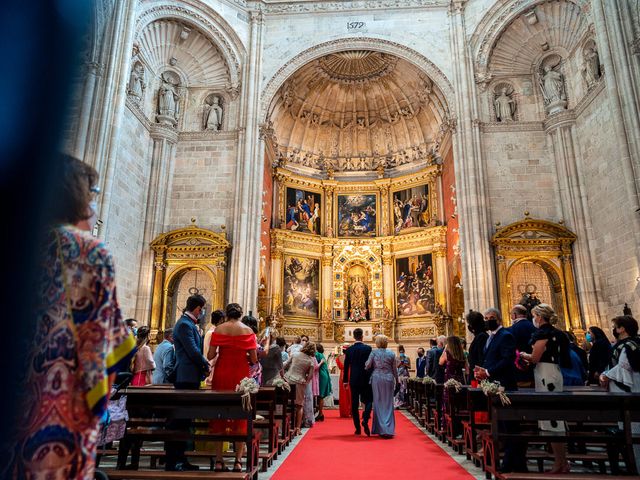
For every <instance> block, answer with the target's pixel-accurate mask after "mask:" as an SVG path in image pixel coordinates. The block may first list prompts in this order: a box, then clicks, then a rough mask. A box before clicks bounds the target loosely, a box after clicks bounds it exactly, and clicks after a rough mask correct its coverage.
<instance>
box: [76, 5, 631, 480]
mask: <svg viewBox="0 0 640 480" xmlns="http://www.w3.org/2000/svg"><path fill="white" fill-rule="evenodd" d="M82 61H83V64H82V68H81V70H80V71H79V72H78V74H77V75H76V77H75V78H74V81H73V87H74V96H73V98H72V100H71V102H70V104H69V105H68V108H67V112H66V115H67V120H66V122H65V129H64V142H63V151H64V152H65V153H68V154H69V155H71V156H73V157H75V158H78V159H80V160H82V161H83V162H85V163H87V164H89V165H91V166H92V167H93V168H95V169H96V171H97V172H98V175H99V177H98V187H99V191H100V195H99V196H98V198H97V212H96V213H97V218H98V221H97V224H96V225H95V227H94V228H93V231H92V234H93V236H95V237H96V238H98V239H100V240H102V241H103V242H104V245H105V246H106V248H108V250H109V251H110V252H111V254H112V255H113V260H114V263H115V272H116V273H115V275H116V282H117V288H118V301H119V304H120V308H121V310H122V315H123V318H133V319H135V320H136V321H137V323H138V325H139V326H148V327H149V329H150V338H151V343H150V344H151V346H152V347H155V346H156V345H157V344H158V343H160V342H161V341H162V332H163V331H165V330H166V329H168V328H171V327H174V326H175V325H176V322H177V321H178V320H179V319H180V317H181V315H182V313H183V309H184V308H185V305H186V301H187V298H188V297H189V296H191V295H194V294H200V295H202V296H204V298H205V299H206V305H205V307H204V309H203V311H204V312H206V316H205V324H204V325H201V326H202V327H203V329H204V330H206V328H207V323H208V322H210V320H209V316H210V314H211V312H213V311H214V310H218V309H224V308H225V306H226V305H227V304H229V303H232V302H236V303H238V304H240V305H241V306H242V307H243V309H244V312H245V313H249V312H250V314H252V315H253V316H255V317H256V318H258V320H259V326H258V329H259V331H261V332H262V331H264V330H265V329H266V328H268V327H269V328H272V329H274V330H276V331H277V332H279V335H280V336H282V337H284V338H285V340H286V342H287V343H291V342H293V341H294V340H295V338H296V337H300V336H306V337H308V339H310V340H311V341H313V342H316V343H322V344H323V345H324V348H325V351H326V352H327V353H329V352H334V353H335V354H338V355H339V353H340V352H341V346H342V345H343V344H345V343H349V344H351V343H352V342H353V341H354V330H356V329H358V328H359V329H362V331H363V334H364V338H363V340H364V342H365V343H366V344H369V345H372V346H373V345H374V342H375V339H376V336H378V335H384V336H386V337H387V338H388V339H389V349H391V350H393V351H396V350H397V348H398V346H399V345H402V346H404V348H405V349H406V352H407V356H408V357H409V359H410V361H411V362H412V365H413V366H415V365H414V362H415V361H416V350H417V348H418V347H424V348H428V347H429V341H430V340H431V339H435V338H437V337H439V336H446V337H449V336H457V337H460V338H462V339H466V341H469V342H470V341H471V340H472V338H473V336H472V334H471V333H470V332H469V330H468V328H467V322H466V320H465V317H466V315H467V313H468V312H469V311H470V310H474V311H479V312H485V311H486V310H487V309H489V308H491V307H493V308H497V309H499V310H500V311H502V312H503V318H504V326H505V327H507V326H509V325H510V322H511V320H510V319H509V318H508V317H509V315H508V312H510V311H511V309H512V307H513V306H514V305H517V304H521V305H524V306H525V307H527V308H528V310H529V311H531V308H532V307H534V306H536V305H538V304H540V303H542V304H547V305H550V306H551V307H552V308H553V310H554V311H555V312H556V313H557V316H558V324H557V325H556V327H557V328H558V329H560V330H564V331H569V332H572V333H573V334H574V335H575V337H576V339H577V341H578V342H584V341H585V338H587V335H589V329H590V328H591V327H593V326H596V327H599V328H601V329H602V330H603V331H604V332H605V333H606V334H607V335H608V336H609V337H611V335H610V333H611V319H612V318H614V317H616V316H618V315H622V314H623V311H624V312H625V313H627V312H633V314H635V315H636V317H637V315H639V314H640V0H625V1H620V2H616V1H609V0H337V1H329V0H304V1H299V2H294V1H290V0H122V1H114V0H94V1H93V2H92V20H91V25H90V29H89V32H88V34H87V36H86V38H85V39H84V49H83V51H82ZM612 339H613V338H612V337H611V338H610V340H612ZM411 372H413V369H412V370H411ZM413 375H415V374H414V373H411V376H413ZM421 384H422V383H421ZM336 385H337V384H336ZM403 388H404V387H403ZM411 388H413V387H411ZM415 388H416V390H415V391H414V390H409V392H410V393H407V395H409V394H411V395H415V397H412V398H413V399H415V400H416V402H417V403H416V404H415V405H419V404H420V398H422V397H420V396H419V395H421V394H419V393H417V392H418V390H417V387H415ZM420 388H422V387H420ZM425 388H426V387H425ZM611 401H612V400H611ZM415 405H412V406H411V408H415ZM417 408H418V410H419V411H418V412H416V411H414V410H412V413H413V414H414V417H415V419H414V420H412V417H410V416H409V415H408V414H407V415H406V418H405V417H403V418H402V422H413V423H416V422H417V423H420V422H421V420H420V419H421V418H423V417H421V414H420V411H422V410H420V407H417ZM327 415H329V414H327ZM427 423H428V421H427ZM327 425H328V423H327ZM403 425H404V424H403ZM322 428H325V426H324V425H322ZM348 428H350V427H348ZM403 428H405V429H407V431H409V428H410V426H409V423H407V424H406V425H404V426H403ZM411 428H413V427H411ZM440 434H442V436H443V437H442V438H445V437H446V432H444V433H443V432H440ZM307 435H317V432H316V433H308V434H307ZM407 435H408V434H407ZM432 435H433V437H432V438H436V437H437V436H438V435H439V433H438V432H437V431H436V432H432ZM317 441H318V442H320V440H317ZM303 442H304V438H303ZM636 443H637V442H636ZM320 444H321V443H320ZM301 445H302V444H301ZM296 448H297V447H296ZM345 448H347V447H345ZM348 448H351V447H348ZM462 451H463V450H459V452H462ZM295 452H296V450H293V453H292V454H291V455H292V457H289V458H293V456H294V455H296V453H295ZM354 454H358V453H357V451H356V453H354ZM327 455H328V454H327ZM381 455H383V453H381ZM451 455H452V456H453V457H455V455H454V454H453V453H451ZM338 457H340V455H338ZM453 457H452V458H453ZM296 458H297V457H296ZM300 458H301V459H300V460H296V461H297V462H303V461H306V460H304V459H305V458H307V457H304V456H302V457H300ZM326 458H329V457H326ZM447 458H449V457H447ZM456 462H457V463H455V462H454V463H455V465H454V466H452V467H451V468H453V469H454V470H452V471H451V472H449V473H446V474H443V475H444V476H443V478H452V479H453V478H464V477H465V476H469V477H472V476H473V477H475V478H483V477H484V472H482V471H481V470H480V469H478V468H476V467H474V465H473V460H464V459H462V460H460V459H458V460H456ZM460 463H462V464H463V467H464V469H461V470H460V471H458V470H455V468H458V467H459V464H460ZM476 463H477V462H476ZM469 464H471V466H469ZM286 465H287V464H286V460H285V467H282V468H283V469H284V470H280V471H279V472H280V473H278V470H277V469H274V468H272V469H270V470H267V472H268V473H267V474H266V476H265V474H263V473H260V478H261V479H262V478H272V477H271V476H272V475H273V478H274V479H280V478H283V479H284V478H301V476H302V475H300V476H297V477H296V474H295V473H291V472H289V470H287V469H288V468H289V467H288V466H286ZM311 465H315V464H314V463H313V462H311ZM454 467H455V468H454ZM424 468H429V467H428V465H425V466H424ZM473 468H476V470H473ZM274 470H275V473H273V472H274ZM443 471H444V470H443ZM283 472H289V473H283ZM469 472H471V473H469ZM494 473H495V472H494ZM370 475H371V478H379V477H376V476H375V472H374V473H371V474H370ZM114 478H143V477H124V476H120V477H119V476H117V474H116V477H114ZM149 478H150V477H149ZM171 478H173V477H171ZM225 478H226V477H225ZM234 478H236V477H234ZM237 478H240V477H237ZM243 478H244V477H243ZM254 478H255V477H254ZM305 478H316V477H315V476H313V475H311V476H309V477H305ZM323 478H325V477H323ZM336 478H340V477H339V476H338V477H336ZM362 478H365V477H362ZM385 478H386V477H385ZM402 478H417V477H413V476H411V475H409V474H407V476H404V477H402ZM488 478H490V474H489V477H488ZM496 478H507V477H496ZM512 478H520V477H512ZM523 478H525V477H523ZM527 478H529V477H527ZM531 478H534V477H531ZM536 478H538V477H536ZM576 478H578V477H576ZM580 478H591V477H580Z"/></svg>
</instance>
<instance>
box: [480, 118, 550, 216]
mask: <svg viewBox="0 0 640 480" xmlns="http://www.w3.org/2000/svg"><path fill="white" fill-rule="evenodd" d="M498 128H500V127H494V130H497V129H498ZM486 129H487V130H488V129H489V128H487V127H486ZM482 146H483V156H484V159H485V165H486V175H487V183H488V193H489V204H490V213H491V219H492V221H493V222H500V223H501V224H502V225H503V226H504V225H508V224H510V223H512V222H515V221H517V220H521V219H522V218H523V217H524V212H525V211H528V212H529V213H530V215H531V216H532V217H534V218H541V219H545V220H551V221H558V220H561V218H560V215H561V214H560V208H559V199H558V193H557V189H558V183H557V180H556V175H557V174H556V168H555V162H554V160H553V158H552V157H551V156H550V154H549V152H548V150H547V144H546V135H545V133H544V131H542V129H540V130H535V131H514V130H511V131H509V130H501V131H492V132H487V131H486V132H485V133H484V134H483V136H482Z"/></svg>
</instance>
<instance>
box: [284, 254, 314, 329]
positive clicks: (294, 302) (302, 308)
mask: <svg viewBox="0 0 640 480" xmlns="http://www.w3.org/2000/svg"><path fill="white" fill-rule="evenodd" d="M283 261H284V264H283V267H284V268H283V279H282V293H283V299H284V301H283V313H284V315H285V316H288V317H300V318H319V313H320V260H319V259H318V258H309V257H304V256H300V255H284V257H283Z"/></svg>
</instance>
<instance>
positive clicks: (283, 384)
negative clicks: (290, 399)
mask: <svg viewBox="0 0 640 480" xmlns="http://www.w3.org/2000/svg"><path fill="white" fill-rule="evenodd" d="M271 385H273V386H274V387H277V388H282V389H283V390H286V391H287V392H290V391H291V385H289V382H287V381H286V380H285V379H284V378H282V377H276V378H275V379H274V380H273V382H271Z"/></svg>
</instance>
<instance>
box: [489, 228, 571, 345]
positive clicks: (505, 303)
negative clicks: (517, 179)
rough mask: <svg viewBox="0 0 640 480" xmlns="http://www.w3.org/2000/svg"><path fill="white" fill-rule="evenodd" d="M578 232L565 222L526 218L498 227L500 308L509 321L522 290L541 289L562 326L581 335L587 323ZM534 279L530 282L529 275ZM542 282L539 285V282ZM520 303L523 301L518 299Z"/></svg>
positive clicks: (495, 244) (495, 243)
mask: <svg viewBox="0 0 640 480" xmlns="http://www.w3.org/2000/svg"><path fill="white" fill-rule="evenodd" d="M575 241H576V235H575V234H574V233H573V232H571V231H570V230H569V229H567V228H566V227H565V226H564V225H561V224H558V223H553V222H549V221H546V220H539V219H533V218H529V217H525V218H524V219H523V220H520V221H517V222H514V223H512V224H510V225H507V226H505V227H502V228H500V229H498V231H497V232H496V233H495V235H494V236H493V238H492V244H493V246H494V248H495V253H496V262H497V267H498V268H497V273H498V288H499V292H500V308H501V310H502V312H503V317H504V319H505V322H506V323H508V322H509V319H508V315H507V313H508V312H509V311H510V309H511V307H512V306H513V304H514V298H515V296H517V294H518V293H520V292H519V291H518V289H519V288H520V287H521V286H522V285H523V284H524V292H523V295H524V293H526V291H527V288H528V289H529V290H534V287H535V290H539V291H538V293H540V292H543V296H544V297H548V298H540V300H541V301H543V302H544V303H549V304H551V305H552V306H553V307H554V309H555V310H556V312H557V314H558V317H559V318H560V320H559V323H558V328H560V329H568V330H569V329H570V330H573V331H574V332H576V334H578V335H580V334H582V333H583V332H584V326H583V324H582V319H581V315H580V308H579V306H578V301H577V296H576V289H575V280H574V274H573V254H572V248H573V247H572V246H573V243H574V242H575ZM527 276H530V277H531V280H530V281H528V282H527V283H524V282H526V280H525V279H526V277H527ZM536 282H538V284H539V285H538V284H536ZM515 303H519V301H517V302H515Z"/></svg>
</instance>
